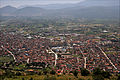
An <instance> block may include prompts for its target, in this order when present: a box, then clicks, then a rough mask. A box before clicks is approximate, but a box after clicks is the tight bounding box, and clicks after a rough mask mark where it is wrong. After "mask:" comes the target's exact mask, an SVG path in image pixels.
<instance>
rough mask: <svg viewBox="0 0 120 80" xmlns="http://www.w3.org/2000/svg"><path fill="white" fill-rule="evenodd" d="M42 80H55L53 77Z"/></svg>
mask: <svg viewBox="0 0 120 80" xmlns="http://www.w3.org/2000/svg"><path fill="white" fill-rule="evenodd" d="M44 80H57V79H56V77H55V76H51V77H45V78H44Z"/></svg>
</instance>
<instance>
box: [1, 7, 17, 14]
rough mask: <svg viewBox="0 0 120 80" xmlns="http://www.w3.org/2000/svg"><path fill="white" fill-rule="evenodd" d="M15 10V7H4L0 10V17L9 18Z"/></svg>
mask: <svg viewBox="0 0 120 80" xmlns="http://www.w3.org/2000/svg"><path fill="white" fill-rule="evenodd" d="M16 10H17V8H15V7H12V6H6V7H3V8H0V15H3V16H4V15H5V16H10V15H11V14H12V13H13V12H14V11H16Z"/></svg>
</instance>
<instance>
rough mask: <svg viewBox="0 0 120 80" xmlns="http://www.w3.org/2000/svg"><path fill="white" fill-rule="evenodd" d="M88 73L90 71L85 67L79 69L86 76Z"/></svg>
mask: <svg viewBox="0 0 120 80" xmlns="http://www.w3.org/2000/svg"><path fill="white" fill-rule="evenodd" d="M89 74H90V72H89V71H88V70H86V69H81V75H82V76H88V75H89Z"/></svg>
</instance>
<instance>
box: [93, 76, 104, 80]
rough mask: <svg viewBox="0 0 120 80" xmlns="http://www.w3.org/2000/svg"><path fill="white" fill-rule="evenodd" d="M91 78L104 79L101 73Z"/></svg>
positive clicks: (95, 79) (94, 79)
mask: <svg viewBox="0 0 120 80" xmlns="http://www.w3.org/2000/svg"><path fill="white" fill-rule="evenodd" d="M93 80H104V77H103V76H102V75H96V76H93Z"/></svg>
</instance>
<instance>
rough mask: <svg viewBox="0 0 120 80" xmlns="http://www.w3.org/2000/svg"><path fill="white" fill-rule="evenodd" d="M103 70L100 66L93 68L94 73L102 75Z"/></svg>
mask: <svg viewBox="0 0 120 80" xmlns="http://www.w3.org/2000/svg"><path fill="white" fill-rule="evenodd" d="M101 73H102V71H101V70H100V69H99V68H95V69H94V70H93V75H101Z"/></svg>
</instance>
